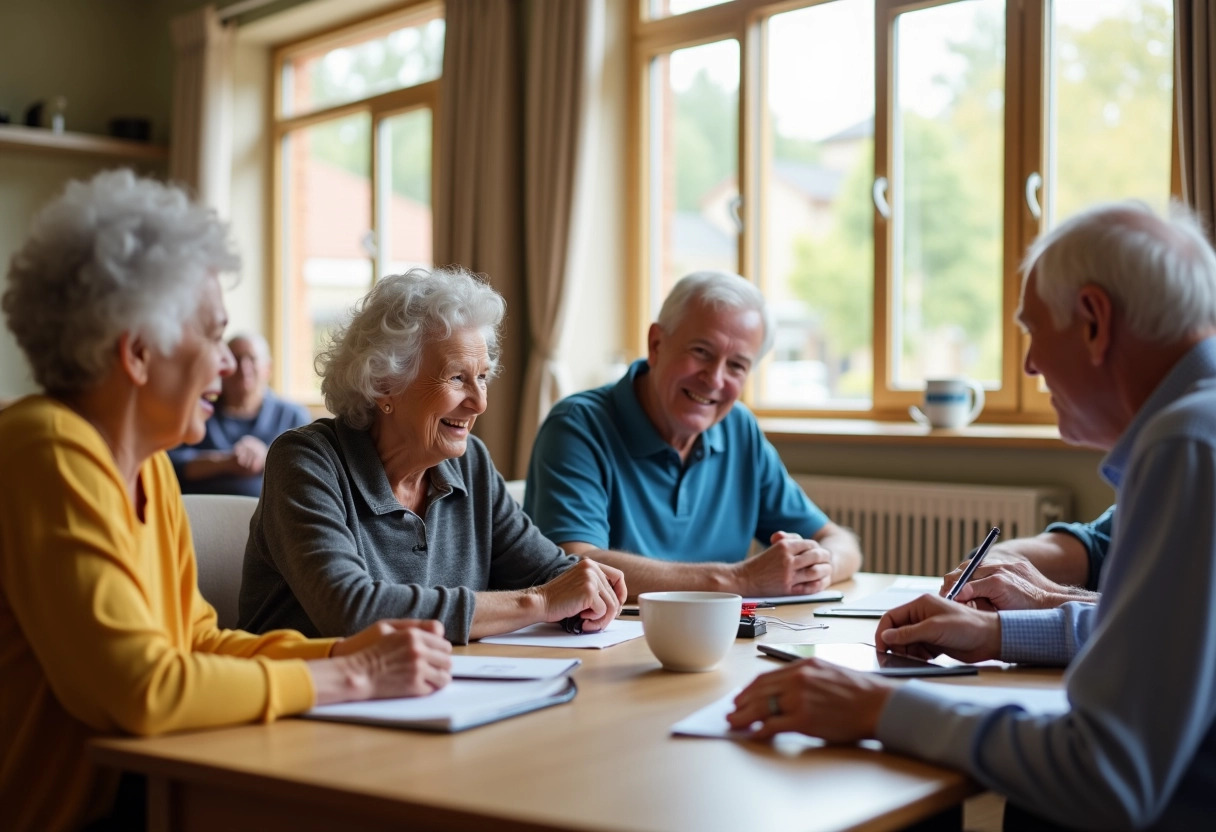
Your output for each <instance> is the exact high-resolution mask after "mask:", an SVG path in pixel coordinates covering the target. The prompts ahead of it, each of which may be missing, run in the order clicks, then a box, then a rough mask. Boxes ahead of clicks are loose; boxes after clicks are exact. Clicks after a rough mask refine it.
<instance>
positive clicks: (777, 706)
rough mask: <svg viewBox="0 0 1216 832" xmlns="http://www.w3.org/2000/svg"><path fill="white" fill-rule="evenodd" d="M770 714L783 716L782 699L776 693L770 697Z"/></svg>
mask: <svg viewBox="0 0 1216 832" xmlns="http://www.w3.org/2000/svg"><path fill="white" fill-rule="evenodd" d="M768 712H769V713H770V714H771V715H772V716H781V697H780V696H778V695H777V694H775V693H770V694H769V696H768Z"/></svg>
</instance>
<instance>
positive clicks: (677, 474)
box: [524, 272, 861, 596]
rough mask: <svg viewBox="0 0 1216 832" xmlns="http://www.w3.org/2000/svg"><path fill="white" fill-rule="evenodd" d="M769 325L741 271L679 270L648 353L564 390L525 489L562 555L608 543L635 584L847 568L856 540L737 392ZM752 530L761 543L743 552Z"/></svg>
mask: <svg viewBox="0 0 1216 832" xmlns="http://www.w3.org/2000/svg"><path fill="white" fill-rule="evenodd" d="M773 327H774V324H773V320H772V315H771V313H770V312H769V310H768V307H767V305H766V304H765V302H764V297H763V295H761V294H760V291H759V290H758V289H757V288H756V287H755V286H753V285H752V284H751V283H748V282H747V281H746V280H745V279H743V278H742V277H740V276H739V275H735V274H728V273H725V272H694V273H693V274H690V275H688V276H686V277H684V278H682V279H681V280H680V281H679V282H677V283H676V285H675V287H673V289H672V291H671V294H670V295H668V297H667V299H666V300H665V301H664V302H663V307H662V309H661V310H660V312H659V320H658V322H656V323H654V324H652V325H651V327H650V332H649V335H648V339H647V343H648V354H647V358H646V359H645V360H639V361H637V362H635V363H634V364H633V366H632V367H630V368H629V372H628V373H626V375H625V377H624V378H623V379H621V381H619V382H617V383H616V384H615V385H608V386H607V387H602V388H600V389H598V390H589V391H587V392H584V393H577V394H575V395H573V396H570V397H569V398H567V399H565V400H563V401H561V402H559V403H558V405H557V406H556V407H555V408H553V410H552V412H551V413H550V414H549V416H548V418H547V419H546V420H545V422H544V424H543V425H542V426H541V428H540V431H539V432H538V434H537V437H536V443H535V445H534V446H533V450H532V460H531V464H530V465H529V468H528V484H527V491H526V496H525V499H524V509H525V510H526V511H527V512H528V514H529V515H531V517H532V520H533V521H534V522H535V523H536V525H537V526H539V527H540V530H541V532H543V533H544V535H545V536H546V537H548V538H549V539H550V540H552V541H554V542H555V543H557V544H558V545H560V546H561V547H562V548H563V549H565V550H566V551H567V552H569V553H571V554H580V553H582V552H588V551H592V550H606V549H612V550H617V551H607V552H598V553H597V554H596V560H598V561H601V562H603V563H607V564H609V565H610V566H615V567H616V568H617V569H620V570H621V571H622V572H624V573H625V580H626V582H627V583H628V584H629V589H630V591H631V592H634V593H641V592H649V591H653V590H667V589H689V590H725V591H729V592H739V593H741V594H743V595H752V596H755V595H799V594H804V593H812V592H818V591H819V590H821V589H823V588H824V587H826V586H828V585H829V584H831V583H832V582H834V581H841V580H845V579H846V578H848V577H850V576H851V575H852V574H853V573H854V572H855V571H856V570H857V568H858V566H859V565H860V563H861V553H860V551H859V550H858V547H857V539H856V537H854V535H853V534H852V533H851V532H849V531H847V530H845V529H843V528H841V527H840V526H837V525H835V524H834V523H832V522H830V521H829V520H828V518H827V516H826V515H825V514H824V513H823V512H822V511H820V510H819V508H818V507H816V506H815V504H814V503H812V502H811V501H810V500H809V499H807V497H806V495H805V494H804V493H803V492H802V489H800V488H799V487H798V485H797V484H796V483H795V482H794V481H793V480H792V479H791V478H790V476H789V474H788V473H787V472H786V470H785V466H784V465H783V464H782V463H781V460H780V458H778V456H777V451H776V450H775V449H774V448H773V446H772V445H771V444H770V443H769V442H768V440H767V439H766V438H765V437H764V434H763V433H762V432H761V430H760V427H759V425H757V424H756V419H755V417H754V416H753V415H752V414H751V412H750V411H749V410H748V409H747V408H746V407H744V406H743V405H742V404H739V403H738V399H739V394H740V393H741V392H742V390H743V386H744V384H745V383H746V381H747V378H748V375H749V373H750V372H751V369H752V367H753V366H755V364H756V363H757V362H758V361H759V360H760V358H761V357H762V356H763V355H764V353H765V352H767V350H768V349H769V347H770V346H771V345H772V341H773ZM752 540H759V541H760V542H761V543H762V544H763V545H765V546H767V547H768V548H766V549H765V550H764V551H763V552H761V553H760V554H759V555H757V556H756V557H753V558H749V559H746V560H745V559H744V557H745V555H746V554H747V551H748V548H749V546H750V545H751V542H752Z"/></svg>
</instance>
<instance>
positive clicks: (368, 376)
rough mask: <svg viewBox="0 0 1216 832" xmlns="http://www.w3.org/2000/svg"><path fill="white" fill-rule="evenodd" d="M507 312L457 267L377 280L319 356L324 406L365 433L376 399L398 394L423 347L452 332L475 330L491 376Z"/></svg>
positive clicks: (493, 295) (485, 287) (410, 379)
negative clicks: (480, 337) (483, 346)
mask: <svg viewBox="0 0 1216 832" xmlns="http://www.w3.org/2000/svg"><path fill="white" fill-rule="evenodd" d="M506 309H507V304H506V301H504V300H503V299H502V296H501V295H500V294H498V292H495V291H494V290H493V289H492V288H490V286H489V284H488V283H486V282H485V281H484V280H482V279H480V278H479V277H478V276H476V275H474V274H472V273H471V272H469V271H468V270H466V269H463V268H461V267H460V266H449V267H447V268H442V269H435V270H433V271H428V270H427V269H410V270H409V271H408V272H406V273H405V274H395V275H389V276H388V277H384V278H381V279H380V280H379V281H378V282H377V283H376V285H375V286H373V287H372V290H371V291H370V292H368V293H367V295H366V296H364V298H363V299H362V300H361V301H359V303H358V304H356V306H355V310H354V316H353V317H352V318H351V320H350V322H349V323H348V324H347V325H346V326H345V327H342V328H341V329H339V330H338V331H337V332H335V333H334V335H333V338H332V340H331V341H330V345H329V347H328V348H327V349H325V350H324V351H323V352H322V353H321V354H320V355H318V356H317V361H316V367H317V373H319V374H320V376H321V393H322V395H324V396H325V406H326V407H327V408H329V412H330V413H332V414H334V415H335V416H337V417H338V418H340V419H342V420H343V421H344V422H346V423H347V424H348V425H350V426H351V427H352V428H355V429H357V430H362V429H364V428H367V427H368V426H370V425H371V422H372V418H371V414H372V411H373V410H375V408H376V399H377V398H379V397H381V396H394V395H396V394H398V393H400V392H401V391H402V390H404V389H405V388H406V387H408V386H409V385H410V383H411V382H413V380H414V379H415V378H416V377H417V375H418V366H419V363H420V361H421V360H422V349H423V345H424V343H425V342H426V341H427V340H437V341H441V340H443V339H445V338H447V337H449V336H450V335H451V334H452V333H453V332H454V331H455V330H458V329H469V328H476V329H479V330H481V333H482V335H483V336H485V339H486V349H487V350H488V352H489V354H490V374H491V376H492V375H494V374H495V373H497V371H498V352H499V349H498V328H499V326H500V325H501V324H502V319H503V316H504V315H505V314H506Z"/></svg>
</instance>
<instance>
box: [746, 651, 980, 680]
mask: <svg viewBox="0 0 1216 832" xmlns="http://www.w3.org/2000/svg"><path fill="white" fill-rule="evenodd" d="M756 647H757V648H758V649H759V650H760V652H761V653H766V654H767V655H769V656H772V657H773V658H775V659H781V660H783V661H787V662H794V661H798V660H799V659H823V660H824V661H825V662H831V663H832V664H838V665H840V666H841V667H847V668H849V669H851V670H861V671H864V672H866V673H877V674H878V675H879V676H974V675H975V674H976V673H977V672H978V671H977V670H976V669H975V668H974V667H972V666H971V665H966V664H964V665H955V666H952V667H946V666H944V665H940V664H933V662H925V661H921V660H920V659H913V658H910V657H908V656H897V655H895V654H894V653H881V652H879V651H878V650H876V649H875V648H874V645H872V644H861V643H858V644H757V645H756Z"/></svg>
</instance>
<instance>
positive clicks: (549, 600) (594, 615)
mask: <svg viewBox="0 0 1216 832" xmlns="http://www.w3.org/2000/svg"><path fill="white" fill-rule="evenodd" d="M532 592H535V593H536V595H537V596H539V598H540V601H541V603H542V604H543V610H544V613H543V614H544V620H545V621H547V622H555V621H561V620H562V619H563V618H572V617H576V616H577V617H579V618H582V619H583V632H598V631H600V630H603V629H604V628H605V627H607V626H608V624H609V622H611V621H612V619H614V618H616V617H617V614H618V613H620V611H621V604H623V603H625V598H626V594H627V591H626V589H625V574H624V573H623V572H621V570H619V569H614V568H613V567H611V566H608V565H606V564H603V563H597V562H596V561H593V560H590V559H588V558H582V559H581V560H579V562H578V563H576V564H575V565H574V566H572V567H570V568H569V569H567V570H566V571H565V572H563V573H562V574H560V575H558V576H557V577H556V578H554V579H553V580H551V581H549V583H547V584H544V585H543V586H538V587H536V588H535V589H533V590H532Z"/></svg>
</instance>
